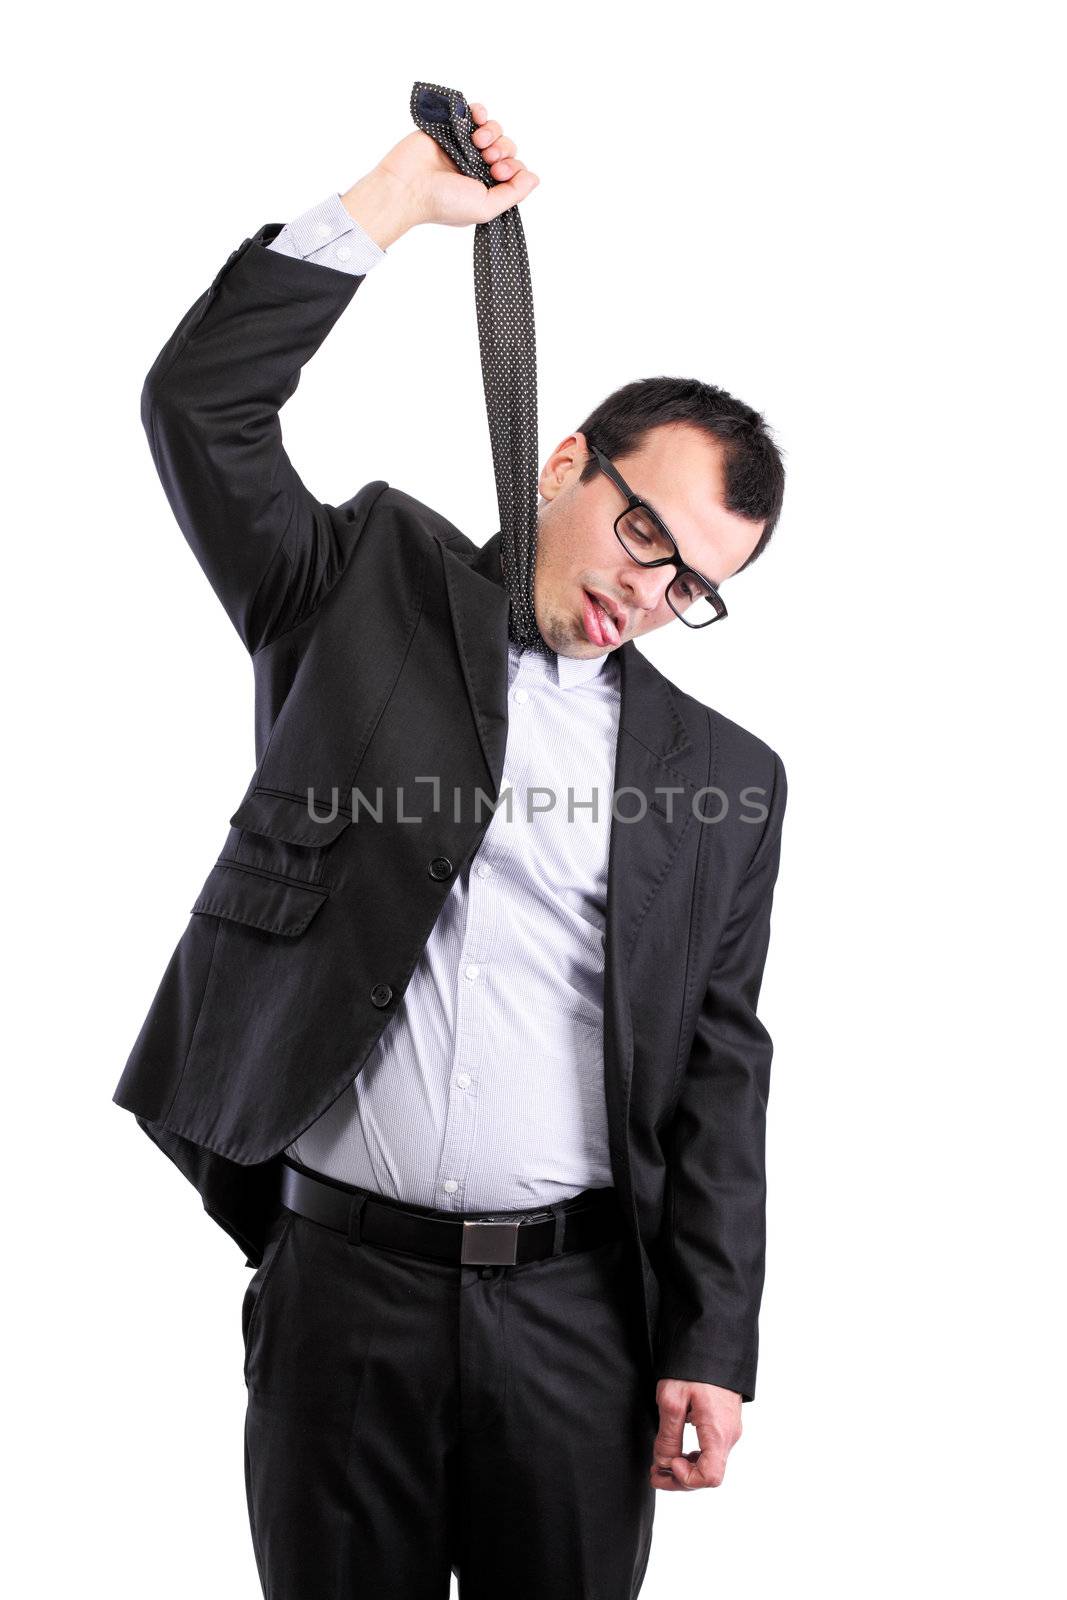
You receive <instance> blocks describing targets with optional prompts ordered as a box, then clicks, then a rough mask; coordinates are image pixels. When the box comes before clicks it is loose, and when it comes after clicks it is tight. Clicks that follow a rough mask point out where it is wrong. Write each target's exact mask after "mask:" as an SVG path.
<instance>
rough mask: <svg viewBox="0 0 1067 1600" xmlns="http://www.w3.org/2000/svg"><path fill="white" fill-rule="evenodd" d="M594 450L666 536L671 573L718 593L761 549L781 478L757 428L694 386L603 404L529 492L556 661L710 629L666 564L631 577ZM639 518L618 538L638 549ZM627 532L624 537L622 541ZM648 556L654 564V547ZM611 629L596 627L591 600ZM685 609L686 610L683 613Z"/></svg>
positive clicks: (537, 604)
mask: <svg viewBox="0 0 1067 1600" xmlns="http://www.w3.org/2000/svg"><path fill="white" fill-rule="evenodd" d="M593 446H596V448H597V449H599V450H600V451H601V452H602V453H603V455H604V456H605V457H607V459H608V460H609V462H610V463H611V465H612V466H613V467H614V468H615V469H616V471H617V472H618V473H620V474H621V476H622V477H623V478H624V480H625V482H626V483H627V485H628V486H629V488H630V489H631V490H632V492H633V493H634V494H635V495H637V496H639V497H640V498H641V499H642V500H644V501H647V502H648V504H649V506H650V507H651V509H652V510H653V511H654V512H655V513H657V514H658V516H659V518H660V519H661V521H662V523H663V524H665V525H666V528H667V530H668V531H669V534H670V535H672V536H673V540H674V542H675V545H676V546H677V550H678V553H679V555H680V558H681V560H682V561H683V562H684V563H685V564H686V565H687V566H689V567H692V568H694V569H695V571H696V572H697V573H698V574H700V575H701V576H702V577H704V578H706V579H708V580H709V581H710V583H711V584H712V585H714V586H716V588H718V587H721V585H722V584H723V583H724V582H725V581H726V579H727V578H729V577H731V576H732V575H733V574H734V573H737V572H740V571H741V569H742V568H743V567H746V566H749V565H750V564H751V563H752V562H753V561H755V560H756V558H757V556H759V555H760V554H761V553H762V551H763V550H764V549H765V548H766V546H767V542H768V540H769V539H770V537H771V534H772V533H773V532H774V528H775V526H776V524H777V522H778V518H779V515H780V513H781V508H782V498H783V492H784V487H785V469H784V467H783V465H782V460H781V455H780V453H779V450H778V447H777V445H776V444H775V443H774V441H773V440H772V438H771V435H770V430H769V429H768V427H767V425H766V424H765V423H764V421H763V418H762V417H761V416H760V414H759V413H758V412H756V411H753V410H752V408H751V407H750V406H746V405H744V404H743V403H742V402H741V401H739V400H736V399H734V397H733V396H732V395H730V394H728V393H727V392H726V391H725V390H724V389H718V388H715V387H714V386H712V385H710V384H706V383H701V382H699V381H698V380H696V379H687V378H666V377H659V378H645V379H640V380H638V381H637V382H635V383H630V384H626V385H625V386H624V387H623V388H621V389H618V390H616V391H615V393H614V394H612V395H609V396H608V398H607V399H606V400H604V401H603V402H602V403H601V404H600V405H599V406H598V407H597V408H596V410H595V411H593V412H591V413H590V415H589V416H588V417H587V418H586V419H585V421H584V422H583V423H582V425H581V427H580V428H577V429H576V430H575V431H574V432H573V433H570V434H568V435H567V437H566V438H565V439H563V440H562V441H561V442H560V443H559V444H558V445H557V446H556V448H555V450H553V452H552V454H551V455H550V456H549V458H548V460H547V461H546V462H545V464H544V466H543V467H542V469H541V474H540V477H539V480H538V488H539V490H540V495H541V501H540V505H539V510H538V535H537V569H536V576H535V582H534V608H535V611H536V614H537V623H538V627H539V628H540V630H541V633H542V635H543V636H544V638H545V641H546V642H547V643H548V644H549V645H550V646H551V648H552V649H554V650H556V651H558V652H559V653H560V654H561V655H567V656H579V657H586V658H588V657H594V656H597V655H602V654H604V653H605V652H606V651H607V650H611V649H618V647H619V645H621V644H623V643H625V641H626V640H627V639H633V638H637V637H639V636H640V635H641V634H644V633H651V632H652V630H653V629H654V628H661V627H663V625H664V624H665V623H668V622H677V625H678V626H679V627H682V626H685V625H686V623H684V622H682V621H680V620H678V612H677V611H676V610H675V609H673V608H672V606H671V604H670V599H669V598H668V593H667V591H668V589H670V590H671V598H673V599H674V601H675V603H676V604H677V605H679V609H680V610H681V611H682V612H683V613H685V615H686V617H687V618H688V619H690V621H691V619H692V618H694V617H696V616H697V615H698V614H699V615H707V616H708V617H710V616H711V615H712V612H711V610H710V608H709V607H708V604H707V601H706V600H703V599H700V600H699V601H698V602H697V601H696V597H697V595H698V594H699V593H700V587H699V585H698V584H697V583H696V582H695V581H694V580H692V579H685V578H684V576H683V578H682V580H681V581H679V569H678V567H677V566H676V565H675V564H674V563H673V562H668V563H666V564H663V565H659V566H652V567H648V566H642V565H640V563H639V560H637V559H634V555H633V554H632V553H629V552H628V550H627V548H626V546H625V545H624V544H623V543H622V542H620V538H619V537H618V536H617V534H616V520H617V518H618V517H619V515H620V513H621V512H624V511H625V510H626V505H627V501H626V497H625V496H624V494H623V493H622V491H621V490H620V488H619V487H618V486H617V484H616V483H615V482H613V481H612V479H611V477H610V476H608V475H607V473H606V472H605V471H604V470H602V469H601V466H600V463H599V461H598V460H597V457H596V455H595V454H594V452H593V449H592V447H593ZM646 528H647V531H648V532H653V531H654V527H653V524H652V523H647V524H646V523H643V522H642V520H641V514H640V512H638V513H636V515H635V516H632V517H631V518H629V519H627V521H626V522H624V523H623V524H622V527H621V530H620V531H622V532H623V533H624V534H626V535H628V536H629V538H628V542H629V545H630V551H631V552H632V551H636V549H637V548H643V547H644V539H645V533H646ZM630 530H633V535H632V536H630ZM659 540H660V542H658V543H657V544H655V545H652V544H650V545H649V546H648V549H649V550H650V551H652V553H653V554H654V555H655V556H656V557H657V558H658V557H659V556H661V555H662V553H663V550H664V548H665V546H664V544H663V542H662V535H659ZM590 590H592V591H594V592H595V593H596V594H597V595H598V597H599V598H600V599H602V600H603V601H604V602H605V603H606V605H607V608H608V610H609V611H611V612H613V613H614V615H615V617H616V619H617V622H618V624H619V626H618V629H617V632H616V633H612V631H611V629H610V627H605V626H604V625H603V624H602V622H601V620H600V618H599V616H598V614H597V613H596V612H595V611H591V609H590V597H589V591H590ZM694 602H696V603H695V604H694Z"/></svg>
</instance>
